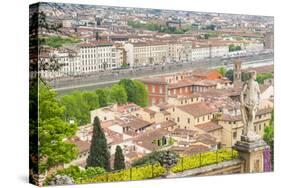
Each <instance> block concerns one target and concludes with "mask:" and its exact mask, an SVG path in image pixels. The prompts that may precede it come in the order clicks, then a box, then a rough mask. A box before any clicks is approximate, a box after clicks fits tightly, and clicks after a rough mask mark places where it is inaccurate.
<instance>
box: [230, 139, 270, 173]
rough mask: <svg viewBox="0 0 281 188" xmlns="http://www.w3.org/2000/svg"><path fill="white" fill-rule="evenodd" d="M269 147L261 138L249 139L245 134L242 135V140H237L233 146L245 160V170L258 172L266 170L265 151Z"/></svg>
mask: <svg viewBox="0 0 281 188" xmlns="http://www.w3.org/2000/svg"><path fill="white" fill-rule="evenodd" d="M266 147H268V146H267V144H266V143H265V142H264V141H263V140H262V139H261V138H259V139H257V140H251V141H250V140H249V139H247V138H246V137H245V136H242V137H241V141H237V142H236V144H235V145H234V146H233V148H234V149H236V150H237V151H238V153H239V156H240V158H242V159H243V160H244V161H245V166H244V172H246V173H252V172H253V173H257V172H263V171H264V169H263V168H264V167H263V166H264V165H263V164H264V160H263V151H264V149H265V148H266Z"/></svg>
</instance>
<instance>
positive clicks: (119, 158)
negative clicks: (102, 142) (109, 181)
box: [114, 145, 125, 170]
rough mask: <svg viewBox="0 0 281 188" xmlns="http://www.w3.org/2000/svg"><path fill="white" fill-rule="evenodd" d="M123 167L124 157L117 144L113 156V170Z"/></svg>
mask: <svg viewBox="0 0 281 188" xmlns="http://www.w3.org/2000/svg"><path fill="white" fill-rule="evenodd" d="M124 168H125V158H124V155H123V151H122V149H121V147H120V146H119V145H118V146H117V147H116V150H115V156H114V170H121V169H124Z"/></svg>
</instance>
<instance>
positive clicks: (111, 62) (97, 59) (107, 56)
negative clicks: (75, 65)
mask: <svg viewBox="0 0 281 188" xmlns="http://www.w3.org/2000/svg"><path fill="white" fill-rule="evenodd" d="M118 52H120V51H119V50H117V48H116V46H114V45H113V43H112V42H110V41H96V42H93V43H85V44H82V45H81V46H80V58H81V65H82V70H81V71H82V72H83V73H90V72H96V71H104V70H111V69H114V68H118V67H120V66H121V65H120V64H121V63H122V62H120V58H121V57H122V55H120V54H117V53H118Z"/></svg>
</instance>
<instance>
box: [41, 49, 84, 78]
mask: <svg viewBox="0 0 281 188" xmlns="http://www.w3.org/2000/svg"><path fill="white" fill-rule="evenodd" d="M46 62H48V63H50V64H52V62H56V63H58V64H59V65H61V67H60V69H58V70H56V71H54V70H52V71H48V70H45V71H41V72H40V74H41V76H42V77H44V78H47V79H48V78H58V77H67V76H75V75H79V74H81V61H80V56H79V53H77V52H76V51H72V50H68V49H60V50H55V51H54V52H52V53H50V54H49V57H48V58H47V59H46Z"/></svg>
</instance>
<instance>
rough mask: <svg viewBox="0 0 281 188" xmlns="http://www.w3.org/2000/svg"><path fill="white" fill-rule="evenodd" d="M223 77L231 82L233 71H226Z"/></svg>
mask: <svg viewBox="0 0 281 188" xmlns="http://www.w3.org/2000/svg"><path fill="white" fill-rule="evenodd" d="M225 77H227V78H228V79H229V80H231V81H233V70H232V69H230V70H228V71H226V73H225Z"/></svg>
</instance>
